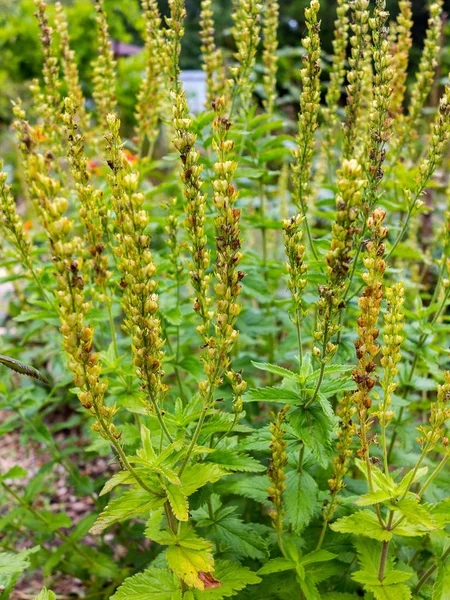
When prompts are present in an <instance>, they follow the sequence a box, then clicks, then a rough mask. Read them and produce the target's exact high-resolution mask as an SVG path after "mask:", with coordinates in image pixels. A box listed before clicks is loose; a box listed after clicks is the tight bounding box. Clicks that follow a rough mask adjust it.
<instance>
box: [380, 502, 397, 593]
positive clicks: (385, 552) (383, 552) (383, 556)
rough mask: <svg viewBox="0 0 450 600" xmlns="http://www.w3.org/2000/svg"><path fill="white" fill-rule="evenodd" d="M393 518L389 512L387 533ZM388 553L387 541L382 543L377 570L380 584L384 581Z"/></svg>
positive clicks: (392, 512) (392, 514) (392, 513)
mask: <svg viewBox="0 0 450 600" xmlns="http://www.w3.org/2000/svg"><path fill="white" fill-rule="evenodd" d="M393 518H394V511H393V510H391V512H390V514H389V521H388V523H387V526H386V529H387V530H388V531H390V530H391V527H392V520H393ZM388 552H389V541H388V540H387V541H384V542H383V546H382V547H381V556H380V568H379V569H378V579H379V581H381V582H382V581H383V579H384V572H385V569H386V561H387V557H388Z"/></svg>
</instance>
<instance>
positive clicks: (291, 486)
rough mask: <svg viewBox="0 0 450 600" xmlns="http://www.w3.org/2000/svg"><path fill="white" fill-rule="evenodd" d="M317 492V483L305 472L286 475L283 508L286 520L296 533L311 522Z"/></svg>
mask: <svg viewBox="0 0 450 600" xmlns="http://www.w3.org/2000/svg"><path fill="white" fill-rule="evenodd" d="M317 491H318V488H317V483H316V482H315V481H314V479H313V478H312V477H311V475H309V473H306V471H302V472H301V473H297V471H291V472H289V473H288V474H287V476H286V489H285V491H284V508H285V511H286V520H287V521H288V523H289V524H290V525H291V526H292V528H293V530H294V531H295V532H296V533H300V532H301V531H302V530H303V529H304V528H305V527H306V526H307V525H308V524H309V522H310V521H311V519H312V517H313V515H314V511H315V509H316V503H317Z"/></svg>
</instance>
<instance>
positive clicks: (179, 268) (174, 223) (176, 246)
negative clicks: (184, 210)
mask: <svg viewBox="0 0 450 600" xmlns="http://www.w3.org/2000/svg"><path fill="white" fill-rule="evenodd" d="M179 229H180V219H179V214H178V210H177V199H176V198H172V199H171V200H170V201H169V202H168V203H167V218H166V224H165V226H164V231H165V233H166V234H167V238H166V244H167V246H168V247H169V261H170V263H171V264H172V272H171V273H169V277H171V278H172V279H175V281H176V282H177V286H179V285H180V282H179V278H180V276H181V274H182V272H183V265H182V264H181V261H180V255H181V253H182V247H181V245H180V240H179V237H178V234H179ZM178 293H179V290H178V288H177V294H178Z"/></svg>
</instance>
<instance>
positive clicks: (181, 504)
mask: <svg viewBox="0 0 450 600" xmlns="http://www.w3.org/2000/svg"><path fill="white" fill-rule="evenodd" d="M164 488H165V490H166V493H167V499H168V500H169V504H170V507H171V509H172V511H173V514H174V515H175V516H176V518H177V519H178V520H179V521H187V520H188V518H189V504H188V499H187V496H186V494H185V493H184V489H183V486H181V485H175V484H171V483H168V484H167V485H165V486H164Z"/></svg>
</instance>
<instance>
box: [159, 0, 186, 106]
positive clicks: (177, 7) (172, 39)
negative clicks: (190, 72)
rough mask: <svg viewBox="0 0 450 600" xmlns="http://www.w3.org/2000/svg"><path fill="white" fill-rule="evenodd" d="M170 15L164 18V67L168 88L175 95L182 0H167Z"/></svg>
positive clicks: (177, 79) (182, 18) (184, 14)
mask: <svg viewBox="0 0 450 600" xmlns="http://www.w3.org/2000/svg"><path fill="white" fill-rule="evenodd" d="M169 7H170V15H169V16H168V17H166V25H167V27H166V28H165V29H164V35H165V38H166V55H167V58H166V60H165V61H164V67H165V71H166V76H167V77H168V80H169V81H168V87H169V89H170V90H172V91H173V92H174V93H175V94H179V93H181V86H180V81H179V77H180V64H179V58H180V53H181V40H182V38H183V36H184V25H183V23H184V18H185V16H186V9H185V5H184V0H169Z"/></svg>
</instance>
